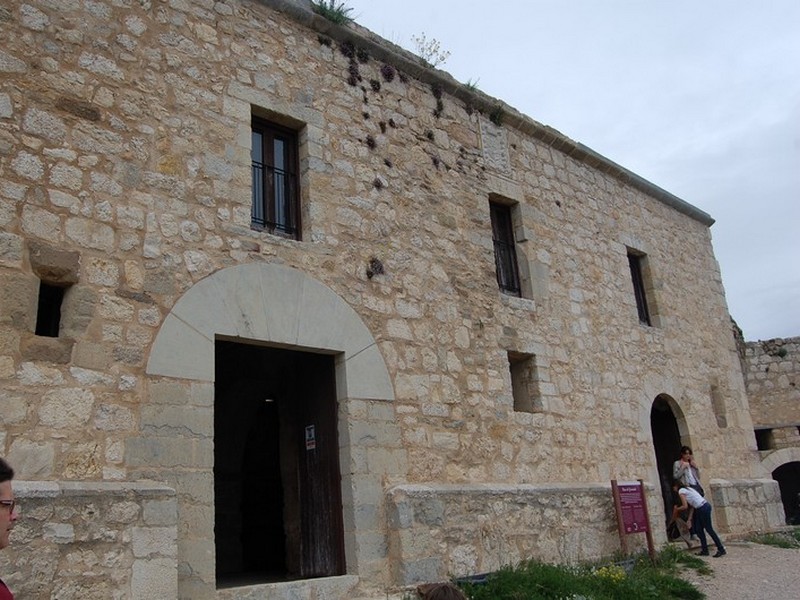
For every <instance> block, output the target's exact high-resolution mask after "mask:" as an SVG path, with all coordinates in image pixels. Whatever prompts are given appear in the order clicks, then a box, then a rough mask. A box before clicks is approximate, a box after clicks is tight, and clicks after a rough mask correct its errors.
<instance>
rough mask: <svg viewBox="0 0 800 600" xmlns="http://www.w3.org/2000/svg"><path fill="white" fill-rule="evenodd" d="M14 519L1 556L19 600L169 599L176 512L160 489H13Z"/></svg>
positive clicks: (37, 485) (20, 485) (173, 589)
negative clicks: (9, 540) (16, 512)
mask: <svg viewBox="0 0 800 600" xmlns="http://www.w3.org/2000/svg"><path fill="white" fill-rule="evenodd" d="M14 490H15V492H16V497H17V501H18V502H19V506H20V508H19V511H20V513H21V518H20V519H19V520H18V521H17V524H16V527H15V528H14V532H13V534H12V535H13V536H14V545H15V547H12V548H9V549H8V550H7V551H5V552H3V554H2V556H0V569H2V571H3V580H4V581H6V582H7V583H8V585H9V586H10V587H11V588H12V589H13V590H14V594H15V596H16V597H18V598H49V597H54V596H57V597H59V598H87V599H88V598H97V599H98V600H99V599H100V598H103V599H121V598H175V597H177V593H178V576H177V556H178V546H177V536H178V530H177V504H176V501H175V493H174V492H173V491H172V490H171V489H169V488H167V487H165V486H162V485H158V484H146V483H137V484H131V483H106V482H80V483H76V482H64V483H55V482H30V481H14Z"/></svg>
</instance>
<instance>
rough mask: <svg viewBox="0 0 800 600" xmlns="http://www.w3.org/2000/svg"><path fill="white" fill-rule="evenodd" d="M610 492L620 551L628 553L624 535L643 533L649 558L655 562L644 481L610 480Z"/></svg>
mask: <svg viewBox="0 0 800 600" xmlns="http://www.w3.org/2000/svg"><path fill="white" fill-rule="evenodd" d="M611 493H612V494H613V495H614V508H615V510H616V513H617V526H618V528H619V540H620V543H621V544H622V552H623V554H625V555H626V556H627V555H628V541H627V539H626V537H625V536H627V535H630V534H633V533H644V534H645V535H646V536H647V550H648V553H649V554H650V560H651V561H653V563H655V560H656V554H655V549H654V548H653V532H652V531H651V530H650V516H649V515H648V514H647V498H646V496H645V491H644V482H643V481H642V480H641V479H639V480H638V481H621V482H619V483H617V480H616V479H612V480H611Z"/></svg>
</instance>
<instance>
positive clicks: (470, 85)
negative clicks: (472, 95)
mask: <svg viewBox="0 0 800 600" xmlns="http://www.w3.org/2000/svg"><path fill="white" fill-rule="evenodd" d="M479 81H480V79H472V78H470V79H467V81H466V83H465V84H464V87H465V88H467V90H469V91H470V92H477V91H478V82H479Z"/></svg>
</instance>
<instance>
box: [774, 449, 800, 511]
mask: <svg viewBox="0 0 800 600" xmlns="http://www.w3.org/2000/svg"><path fill="white" fill-rule="evenodd" d="M772 478H773V479H774V480H775V481H777V482H778V486H780V488H781V502H783V511H784V512H785V513H786V524H787V525H800V462H797V461H795V462H790V463H786V464H785V465H781V466H780V467H778V468H777V469H775V470H774V471H773V472H772Z"/></svg>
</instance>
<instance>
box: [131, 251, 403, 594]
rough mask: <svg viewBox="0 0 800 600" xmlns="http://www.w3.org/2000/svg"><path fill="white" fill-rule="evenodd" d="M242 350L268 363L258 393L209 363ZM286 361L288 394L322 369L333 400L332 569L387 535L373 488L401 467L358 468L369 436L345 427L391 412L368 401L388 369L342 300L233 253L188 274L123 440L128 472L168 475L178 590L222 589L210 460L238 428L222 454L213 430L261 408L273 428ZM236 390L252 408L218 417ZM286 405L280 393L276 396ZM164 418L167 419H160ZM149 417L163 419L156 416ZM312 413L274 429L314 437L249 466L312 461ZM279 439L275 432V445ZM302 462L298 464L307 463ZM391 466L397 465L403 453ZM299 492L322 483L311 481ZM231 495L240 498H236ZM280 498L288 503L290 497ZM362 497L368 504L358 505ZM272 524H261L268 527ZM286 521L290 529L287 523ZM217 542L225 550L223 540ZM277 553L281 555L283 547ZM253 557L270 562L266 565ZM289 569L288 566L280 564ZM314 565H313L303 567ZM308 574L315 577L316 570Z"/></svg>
mask: <svg viewBox="0 0 800 600" xmlns="http://www.w3.org/2000/svg"><path fill="white" fill-rule="evenodd" d="M248 360H250V361H261V364H262V365H264V364H266V363H267V362H269V363H271V365H272V366H270V367H262V366H259V367H258V369H259V370H260V373H259V377H254V378H252V380H253V381H252V382H251V383H253V385H251V386H250V387H254V386H255V387H256V388H257V390H256V391H255V392H253V394H249V393H248V394H245V393H244V392H243V391H242V390H243V389H244V388H246V387H247V385H244V383H248V382H247V381H244V380H243V379H242V378H237V379H236V380H235V381H234V382H233V383H239V382H243V383H242V385H244V388H243V387H242V385H240V386H238V387H235V386H234V385H233V384H232V382H231V381H230V378H228V379H227V380H225V379H220V376H219V375H220V374H219V373H217V372H215V369H216V367H217V366H218V364H219V363H220V361H227V364H229V365H237V364H240V363H244V362H245V361H248ZM320 365H322V367H320ZM321 368H322V369H323V370H325V371H326V372H327V373H328V375H326V376H325V378H324V379H323V378H320V377H316V376H314V377H309V376H308V373H309V372H310V371H313V372H314V373H317V372H319V371H320V369H321ZM287 373H288V374H293V375H292V377H290V378H288V381H289V383H290V384H291V385H292V386H294V389H295V391H294V392H292V395H291V396H290V397H291V398H300V397H303V398H307V397H311V396H314V397H321V396H319V394H318V393H317V392H316V391H315V390H309V389H308V384H309V382H311V383H315V382H319V381H322V382H323V383H324V387H325V390H326V391H325V394H326V396H325V397H326V398H328V399H329V400H325V402H326V406H334V407H335V411H334V412H333V413H332V416H331V418H330V419H332V420H330V419H329V420H328V421H327V422H326V424H323V425H324V427H326V428H328V429H329V428H330V426H329V424H332V427H333V429H334V430H335V431H336V436H337V438H338V439H334V443H333V444H332V445H330V448H331V449H332V450H333V452H334V453H335V452H337V451H338V457H337V458H338V461H337V462H338V464H339V465H341V477H340V478H338V477H337V479H336V481H337V485H339V486H340V488H341V489H340V492H341V499H340V500H339V501H338V502H337V506H338V509H337V510H338V511H339V515H336V516H337V518H339V519H340V520H341V521H342V539H341V540H338V541H337V540H334V541H335V542H336V543H337V544H340V545H341V546H342V552H343V553H344V561H345V564H344V565H342V566H341V567H336V568H335V569H334V571H333V572H329V573H330V574H338V573H341V572H342V571H344V572H346V573H348V574H352V575H357V574H358V573H359V572H360V570H361V569H362V568H363V565H364V564H367V563H370V562H371V561H372V562H374V561H375V557H374V556H372V555H368V554H366V553H364V552H362V550H361V549H362V548H365V547H368V545H366V544H364V542H363V539H366V538H367V537H370V539H375V538H376V537H379V536H381V535H385V531H383V530H376V525H375V522H374V521H375V519H374V518H370V516H369V515H370V514H382V511H383V506H382V502H383V500H382V498H381V497H380V494H376V493H375V490H379V489H381V486H382V479H383V477H385V476H387V475H392V476H394V475H396V473H394V472H392V473H388V472H387V471H385V470H381V469H372V470H371V471H365V469H364V468H363V465H365V464H367V462H368V461H367V460H366V452H367V448H366V446H364V445H363V444H361V443H360V440H358V439H354V438H353V433H352V432H353V430H359V431H360V430H362V429H364V430H373V429H376V428H381V430H382V431H383V428H388V425H390V424H391V423H392V422H393V420H394V414H393V411H387V410H374V411H372V410H369V409H368V407H370V406H375V405H377V404H383V405H385V403H386V402H391V401H392V400H393V399H394V390H393V386H392V383H391V379H390V377H389V373H388V369H387V367H386V364H385V362H384V360H383V357H382V355H381V353H380V351H379V349H378V346H377V342H376V340H375V339H374V337H373V336H372V334H371V332H370V331H369V329H368V328H367V327H366V325H365V324H364V322H363V321H362V320H361V318H360V317H359V315H358V314H357V313H356V312H355V311H354V310H353V309H352V307H351V306H350V305H349V304H347V302H346V301H345V300H343V299H342V298H341V297H340V296H338V295H337V294H336V293H334V292H333V291H332V290H331V289H330V288H328V287H327V286H325V285H323V284H322V283H320V282H319V281H317V280H315V279H314V278H312V277H310V276H308V275H306V274H305V273H303V272H302V271H299V270H296V269H292V268H289V267H285V266H281V265H275V264H266V263H259V264H256V263H253V264H249V265H239V266H235V267H229V268H226V269H223V270H221V271H218V272H216V273H214V274H212V275H210V276H209V277H207V278H205V279H203V280H202V281H200V282H198V283H197V284H195V285H194V286H193V287H192V288H190V289H189V290H188V291H187V292H186V293H185V294H184V295H183V296H182V297H181V298H180V299H179V300H178V301H177V302H176V303H175V305H174V306H173V308H172V310H171V311H170V314H168V315H167V316H166V318H165V319H164V321H163V323H162V326H161V328H160V330H159V333H158V335H157V337H156V339H155V341H154V343H153V346H152V348H151V351H150V355H149V360H148V364H147V375H148V380H147V382H146V385H147V391H146V393H145V395H144V398H145V400H144V402H145V404H147V406H145V407H144V408H143V414H144V415H145V417H144V418H143V419H142V424H141V431H140V434H139V436H137V437H135V438H133V439H131V440H129V441H128V443H127V448H126V457H127V460H128V464H129V466H130V472H131V475H132V476H134V477H139V478H142V479H156V480H161V481H164V482H167V483H169V484H170V485H171V486H173V487H174V488H175V489H176V492H177V494H178V497H179V505H178V512H179V515H178V546H179V548H181V550H180V551H179V556H178V562H179V592H180V595H181V596H182V597H183V596H186V597H189V596H191V597H193V598H197V599H206V598H209V599H210V598H214V597H217V595H218V593H217V592H216V591H215V587H216V586H217V585H219V583H220V582H219V581H218V580H217V577H216V576H215V573H216V571H217V569H218V568H219V563H218V562H217V560H216V558H217V557H215V554H217V553H219V552H220V551H221V548H220V547H219V545H218V544H217V543H216V542H217V541H218V540H217V539H216V536H215V533H214V531H215V523H214V520H215V511H216V508H217V502H218V501H219V502H225V500H226V499H225V498H223V497H219V498H217V497H218V496H219V495H220V493H221V492H223V491H225V490H226V489H227V488H226V487H224V486H223V487H221V486H220V485H218V484H219V482H218V481H216V480H217V479H219V477H220V473H219V472H218V471H217V470H215V467H216V466H218V465H216V464H215V462H218V461H220V459H221V458H222V459H226V458H230V457H232V456H234V454H235V453H236V452H238V449H237V448H238V447H237V446H236V445H235V442H236V441H237V440H236V439H233V442H234V443H232V444H229V450H228V451H226V453H225V454H224V455H220V454H219V452H216V450H217V448H215V446H217V445H218V444H217V443H216V442H219V441H220V440H217V439H216V436H217V435H218V434H219V435H221V434H222V432H223V430H225V429H230V428H231V426H232V425H231V423H232V422H233V425H235V423H236V422H238V423H239V424H240V425H241V423H242V422H246V423H248V424H250V425H252V424H253V423H255V422H256V421H258V419H262V421H263V422H264V423H265V429H264V431H265V432H267V433H269V431H268V430H267V429H266V427H267V419H268V418H269V415H270V411H272V412H274V408H273V406H275V404H272V403H271V401H273V400H276V399H277V400H279V399H280V398H281V397H284V396H285V393H284V392H285V389H284V388H283V387H281V386H285V384H286V381H285V380H286V379H287V377H288V376H287V375H286V374H287ZM278 378H280V379H281V381H280V382H279V383H280V385H278V387H273V388H270V387H269V386H268V385H267V384H268V383H269V382H270V381H271V380H277V379H278ZM265 382H266V383H265ZM217 384H220V385H217ZM217 388H219V389H217ZM225 389H227V390H232V391H224V390H225ZM245 391H247V390H245ZM223 394H224V395H223ZM282 394H283V396H282ZM243 395H249V396H252V397H251V398H250V400H252V401H253V402H256V403H257V405H253V407H254V410H256V409H258V410H256V412H253V413H252V414H251V413H248V415H250V416H248V415H244V416H243V415H242V414H238V413H236V414H232V415H231V414H228V415H227V417H226V420H225V421H224V422H220V421H219V419H217V417H218V416H219V415H218V414H217V413H218V412H219V410H220V408H221V406H220V405H219V402H220V401H223V402H226V403H227V402H232V401H235V400H237V399H240V398H241V397H242V396H243ZM304 402H305V404H304V407H305V408H303V410H316V409H315V406H317V405H318V402H317V401H316V400H312V401H310V402H311V404H309V403H308V402H306V400H304ZM315 402H317V404H314V403H315ZM288 406H289V404H283V408H287V407H288ZM280 408H281V406H280V404H278V409H280ZM326 410H327V409H326ZM284 412H285V411H284ZM262 413H263V414H262ZM376 414H377V416H376ZM259 415H261V416H259ZM251 417H252V418H251ZM166 419H170V420H171V421H170V422H169V423H166V425H165V424H164V423H163V421H165V420H166ZM149 421H159V423H158V425H159V426H158V427H155V426H154V425H153V423H150V422H149ZM384 421H385V422H384ZM307 425H308V422H307V421H306V417H305V416H304V415H300V414H299V413H298V415H296V416H292V415H291V414H289V415H288V416H287V417H286V418H283V417H282V419H281V421H280V424H279V427H278V429H280V430H281V431H286V430H299V432H300V433H301V434H303V435H307V436H310V437H309V438H308V439H306V440H305V443H303V444H302V445H301V447H300V450H299V451H298V450H293V449H291V448H290V447H289V446H285V447H282V448H281V450H282V451H283V453H284V455H288V456H289V458H288V460H287V459H281V460H282V462H280V464H278V462H276V463H275V464H274V465H270V464H266V463H263V462H262V463H258V464H256V467H257V468H258V469H271V471H272V473H273V475H275V477H277V476H279V475H280V474H281V472H282V471H281V469H283V472H285V470H286V465H287V464H288V465H290V466H293V465H298V464H300V463H303V462H304V461H305V463H307V462H308V461H307V460H306V459H305V458H303V459H299V460H298V459H297V453H298V452H299V453H302V454H304V455H305V452H306V451H307V450H308V451H312V450H319V449H320V448H321V447H320V444H322V443H324V442H323V438H322V437H321V433H322V429H323V425H317V426H316V427H315V429H314V431H313V433H312V434H309V433H308V427H307ZM217 429H218V431H217ZM304 430H305V431H304ZM276 431H277V430H276ZM391 431H394V430H391ZM247 433H248V432H247V431H245V430H242V433H241V439H242V440H244V443H243V444H242V446H243V447H244V446H247V441H248V440H250V441H252V440H255V441H257V442H265V443H266V442H268V441H269V440H267V439H266V438H264V439H261V437H256V438H253V437H251V436H248V435H247ZM267 433H265V434H264V435H267ZM281 435H283V434H282V433H280V432H278V433H276V432H275V431H272V433H269V436H272V437H273V438H274V439H276V438H277V437H278V436H281ZM398 435H399V434H398ZM262 437H263V436H262ZM328 437H329V438H330V436H328ZM390 437H391V436H390ZM274 439H273V441H274ZM381 441H382V442H385V443H386V444H392V445H394V447H400V445H401V444H400V440H399V439H386V440H383V439H382V440H381ZM278 445H279V442H276V443H274V444H273V447H277V446H278ZM261 447H262V450H263V448H264V447H266V446H264V444H262V445H261ZM292 453H295V455H294V457H293V456H292ZM276 460H277V459H276ZM228 463H229V464H233V465H234V466H235V467H237V468H238V466H239V465H242V468H243V469H245V468H250V467H252V465H250V464H247V463H244V464H242V463H241V462H239V463H235V462H233V461H232V460H228ZM305 463H304V465H301V467H302V468H306V466H305ZM393 466H394V467H395V468H396V469H403V468H404V466H403V464H402V461H398V462H395V463H394V465H393ZM293 468H294V467H293ZM337 474H338V473H337ZM275 477H273V479H275ZM307 479H308V481H310V482H312V483H314V482H316V481H318V479H319V478H318V477H316V476H309V477H308V478H307ZM287 481H289V479H287V478H284V479H283V482H282V483H281V484H280V485H283V486H284V492H285V491H286V485H287V483H286V482H287ZM252 482H253V479H252V478H243V479H241V481H240V482H238V483H241V484H242V485H245V484H249V483H252ZM260 483H263V482H260ZM276 485H277V484H276ZM262 487H263V486H262ZM302 491H303V490H302V487H298V488H297V489H296V490H294V491H293V493H302ZM337 491H339V490H337ZM305 496H319V494H316V495H315V494H314V493H313V491H312V492H309V493H306V494H305ZM229 500H230V499H229ZM236 502H237V506H238V504H239V501H238V500H237V501H236ZM277 502H278V501H275V502H274V505H275V506H278V504H277ZM282 505H283V506H287V505H288V504H287V503H286V500H285V499H284V501H283V504H282ZM220 506H222V504H220ZM365 507H369V508H370V509H371V511H372V512H370V511H369V510H364V508H365ZM357 509H361V510H357ZM298 511H304V512H306V513H309V515H310V516H309V517H308V518H309V519H313V518H315V516H316V515H318V514H319V513H320V511H316V510H315V509H314V507H313V506H311V507H310V508H309V509H308V510H306V509H304V508H303V505H302V504H299V505H298ZM224 516H226V515H223V517H224ZM303 519H306V517H302V518H301V517H300V516H297V517H296V518H295V520H294V522H295V523H300V524H301V525H302V523H303V522H304V521H303ZM242 525H243V527H246V526H247V525H248V524H247V523H244V524H242ZM274 525H275V523H271V524H269V523H268V524H263V526H264V527H267V526H274ZM259 526H261V525H259ZM284 533H285V535H292V534H293V533H294V532H284ZM306 545H308V544H306ZM288 548H289V549H288V550H287V551H286V552H287V553H293V554H294V555H295V556H296V558H295V559H294V560H296V561H303V560H305V559H304V557H303V556H302V555H301V554H300V553H299V551H292V549H291V547H288ZM234 549H235V550H241V551H242V553H243V554H244V557H243V558H241V559H237V560H238V561H239V562H240V563H244V562H246V561H247V560H248V558H247V554H248V552H250V551H251V550H252V545H251V546H247V545H244V546H243V547H242V548H235V547H234ZM222 551H223V552H225V551H226V550H225V548H222ZM271 551H272V553H273V554H276V553H278V554H279V553H280V552H281V548H280V547H278V546H276V547H274V548H272V549H271ZM265 560H271V559H265ZM281 560H283V562H286V558H285V557H284V558H283V559H281ZM312 567H313V565H312ZM260 569H261V571H265V570H266V567H260ZM284 570H287V571H288V570H289V569H288V568H286V567H284ZM298 573H299V574H300V576H301V577H302V576H303V575H304V570H303V568H302V565H301V568H299V569H298ZM313 574H314V572H313V571H311V572H309V573H308V576H313ZM317 574H318V573H317ZM334 579H336V578H334ZM341 579H342V578H338V579H337V581H340V580H341ZM215 581H216V585H215ZM261 581H262V582H263V581H264V580H263V579H261ZM305 581H307V582H309V583H308V585H316V584H315V583H314V582H319V581H320V579H307V580H305ZM298 583H300V582H298ZM234 585H235V584H234ZM265 585H267V586H268V585H269V584H265ZM263 593H264V594H265V595H266V596H269V594H270V593H272V592H271V591H270V590H268V589H265V590H264V591H263ZM315 593H316V592H315Z"/></svg>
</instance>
